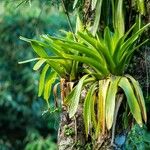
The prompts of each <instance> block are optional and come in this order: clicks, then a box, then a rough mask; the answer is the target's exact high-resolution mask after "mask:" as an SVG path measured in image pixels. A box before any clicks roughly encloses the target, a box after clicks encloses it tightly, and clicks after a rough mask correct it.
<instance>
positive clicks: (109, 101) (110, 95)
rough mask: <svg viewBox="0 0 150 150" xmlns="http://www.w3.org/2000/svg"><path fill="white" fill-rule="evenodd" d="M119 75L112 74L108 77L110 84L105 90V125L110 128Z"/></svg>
mask: <svg viewBox="0 0 150 150" xmlns="http://www.w3.org/2000/svg"><path fill="white" fill-rule="evenodd" d="M119 80H120V77H118V76H112V77H111V78H110V86H109V88H108V92H107V98H106V125H107V129H108V130H110V129H111V127H112V124H113V121H114V113H115V104H116V94H117V91H118V82H119Z"/></svg>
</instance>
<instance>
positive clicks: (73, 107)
mask: <svg viewBox="0 0 150 150" xmlns="http://www.w3.org/2000/svg"><path fill="white" fill-rule="evenodd" d="M87 77H88V75H85V76H83V77H82V78H81V79H80V80H79V82H78V84H77V85H76V87H75V90H74V92H73V93H70V94H72V97H71V99H70V106H69V117H70V118H72V117H73V116H74V115H75V113H76V111H77V109H78V104H79V99H80V94H81V91H82V86H83V83H84V80H85V79H86V78H87Z"/></svg>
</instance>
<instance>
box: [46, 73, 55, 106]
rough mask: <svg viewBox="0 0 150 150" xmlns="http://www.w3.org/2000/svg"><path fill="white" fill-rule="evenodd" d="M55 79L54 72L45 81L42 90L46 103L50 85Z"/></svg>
mask: <svg viewBox="0 0 150 150" xmlns="http://www.w3.org/2000/svg"><path fill="white" fill-rule="evenodd" d="M56 79H57V73H56V72H55V71H52V72H51V73H50V75H48V77H47V79H46V82H45V88H44V99H45V100H46V101H47V103H48V99H49V97H50V94H51V88H52V85H53V83H54V82H55V81H56ZM48 104H49V103H48Z"/></svg>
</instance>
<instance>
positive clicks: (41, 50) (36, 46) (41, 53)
mask: <svg viewBox="0 0 150 150" xmlns="http://www.w3.org/2000/svg"><path fill="white" fill-rule="evenodd" d="M31 46H32V48H33V50H34V51H35V52H36V53H37V54H38V56H40V57H47V56H48V55H47V53H46V52H45V50H44V48H43V47H42V46H40V45H39V44H38V42H35V41H31Z"/></svg>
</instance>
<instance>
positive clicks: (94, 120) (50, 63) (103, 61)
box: [22, 24, 150, 138]
mask: <svg viewBox="0 0 150 150" xmlns="http://www.w3.org/2000/svg"><path fill="white" fill-rule="evenodd" d="M149 25H150V24H147V25H146V26H144V27H142V28H140V29H139V30H137V31H136V32H135V33H134V34H132V35H131V31H132V30H133V29H134V27H135V26H136V25H133V27H131V29H130V30H129V31H128V32H127V33H126V34H124V35H123V36H120V34H119V33H118V31H117V30H115V31H114V32H111V31H110V29H109V28H108V27H106V28H105V31H104V35H103V36H100V35H97V36H96V37H94V36H92V34H91V33H90V32H89V31H87V30H85V31H83V32H80V31H79V32H77V34H76V40H74V39H73V38H72V36H71V38H68V36H67V37H66V38H57V37H50V36H47V35H43V36H42V39H43V41H36V40H29V39H24V38H22V39H23V40H26V41H28V42H30V43H31V45H32V47H33V49H34V51H35V52H36V53H37V54H38V56H39V58H36V59H38V62H37V63H36V64H35V66H34V69H35V70H37V69H39V68H40V67H41V65H42V64H43V63H45V64H46V65H45V66H44V68H43V69H42V73H41V78H40V84H39V96H41V94H42V91H44V93H45V92H46V94H44V95H47V96H45V98H46V100H47V102H48V97H49V92H50V88H51V85H52V83H54V81H55V80H56V77H58V76H59V77H60V78H61V79H62V78H63V79H65V80H67V81H68V82H72V81H73V80H71V73H72V68H73V67H72V64H74V63H76V64H79V62H80V64H81V65H80V69H81V68H82V74H79V66H77V65H76V66H77V67H76V68H75V70H74V72H76V73H78V75H77V76H76V79H75V80H76V81H77V80H78V79H79V81H78V83H77V85H76V86H74V88H72V87H71V88H70V90H69V91H68V92H67V95H66V96H65V100H64V102H63V105H65V106H67V107H68V111H69V116H70V117H73V116H74V115H75V113H76V111H77V109H78V104H79V99H80V95H81V92H82V90H83V88H86V90H87V94H86V97H85V100H84V106H83V117H84V123H85V131H86V135H87V136H88V134H89V133H90V131H91V129H92V128H94V129H95V136H96V138H98V137H100V136H102V135H104V134H105V132H106V128H107V129H108V130H110V129H111V128H112V125H113V123H114V121H115V119H116V116H117V111H116V110H117V107H119V104H120V103H121V101H122V98H123V95H125V96H126V100H127V103H128V105H129V108H130V112H131V113H132V115H133V117H134V118H135V120H136V122H137V123H138V124H139V125H140V126H142V124H143V120H144V122H146V120H147V116H146V108H145V102H144V98H143V94H142V90H141V88H140V86H139V83H138V81H136V80H135V79H134V78H133V77H131V76H130V75H124V71H125V70H126V68H127V66H128V65H129V62H130V59H131V57H132V55H133V53H134V51H135V50H136V49H137V48H139V47H140V46H141V45H143V44H144V43H145V42H147V40H146V41H144V42H142V43H141V44H139V45H136V41H137V39H138V37H139V36H140V34H141V33H142V32H143V31H144V30H145V29H146V28H147V27H148V26H149ZM130 35H131V36H130ZM46 50H50V51H52V52H53V55H48V54H47V53H46ZM49 68H52V69H53V71H52V72H51V73H50V75H49V76H48V77H47V80H46V84H45V77H46V72H47V70H48V69H49ZM77 69H78V70H77ZM68 77H69V78H68ZM44 85H45V89H44ZM89 85H90V88H88V86H89ZM65 88H66V87H63V88H62V89H63V90H64V89H65ZM63 97H64V96H63ZM95 107H97V109H95Z"/></svg>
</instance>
